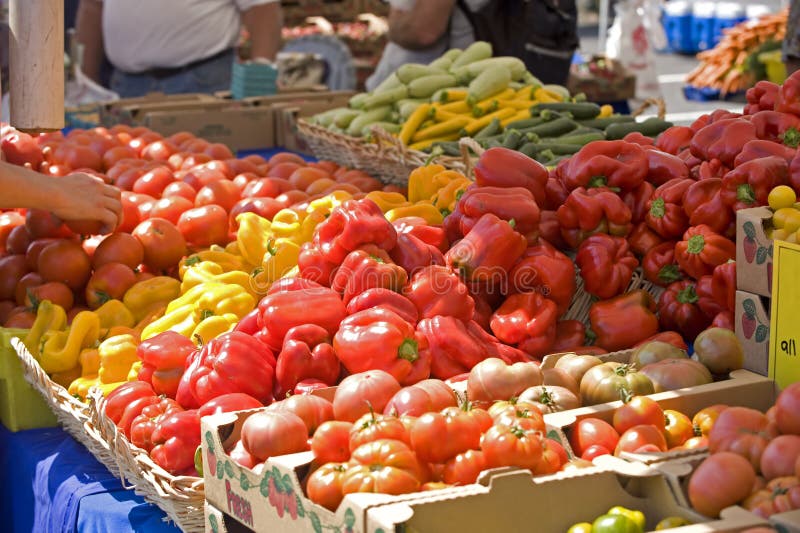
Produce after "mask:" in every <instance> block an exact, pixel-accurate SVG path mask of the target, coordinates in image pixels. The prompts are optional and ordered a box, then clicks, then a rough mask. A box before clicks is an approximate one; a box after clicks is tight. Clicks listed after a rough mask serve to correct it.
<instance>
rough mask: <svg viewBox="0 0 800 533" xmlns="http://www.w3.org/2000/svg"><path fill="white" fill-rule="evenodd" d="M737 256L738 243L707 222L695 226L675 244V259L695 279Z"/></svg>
mask: <svg viewBox="0 0 800 533" xmlns="http://www.w3.org/2000/svg"><path fill="white" fill-rule="evenodd" d="M735 258H736V244H735V243H734V242H733V241H731V240H730V239H728V238H727V237H723V236H722V235H720V234H719V233H716V232H715V231H714V230H712V229H711V228H710V227H708V226H706V225H705V224H701V225H699V226H693V227H691V228H689V229H688V230H686V233H684V234H683V240H682V241H679V242H678V244H676V245H675V259H676V260H677V261H678V265H680V267H681V270H683V271H684V272H686V273H687V274H689V275H690V276H691V277H693V278H694V279H700V278H701V277H703V276H705V275H707V274H711V273H712V272H713V271H714V267H716V266H717V265H721V264H722V263H726V262H728V260H730V259H735Z"/></svg>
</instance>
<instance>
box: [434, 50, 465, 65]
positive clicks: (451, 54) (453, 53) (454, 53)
mask: <svg viewBox="0 0 800 533" xmlns="http://www.w3.org/2000/svg"><path fill="white" fill-rule="evenodd" d="M463 53H464V51H463V50H462V49H461V48H451V49H450V50H448V51H447V52H445V53H444V54H442V57H440V58H439V59H449V60H450V62H451V63H453V62H455V60H456V59H458V58H459V56H460V55H461V54H463Z"/></svg>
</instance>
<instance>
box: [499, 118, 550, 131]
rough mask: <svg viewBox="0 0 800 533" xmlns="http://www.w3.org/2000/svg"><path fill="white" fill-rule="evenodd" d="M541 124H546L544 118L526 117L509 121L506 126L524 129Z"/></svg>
mask: <svg viewBox="0 0 800 533" xmlns="http://www.w3.org/2000/svg"><path fill="white" fill-rule="evenodd" d="M539 124H544V119H542V118H524V119H522V120H515V121H514V122H509V123H508V124H506V128H513V129H517V130H523V129H527V128H533V127H534V126H538V125H539Z"/></svg>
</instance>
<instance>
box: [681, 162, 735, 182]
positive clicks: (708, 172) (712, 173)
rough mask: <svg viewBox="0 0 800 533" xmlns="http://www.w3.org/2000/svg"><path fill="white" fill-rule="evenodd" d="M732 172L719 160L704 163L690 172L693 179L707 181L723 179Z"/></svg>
mask: <svg viewBox="0 0 800 533" xmlns="http://www.w3.org/2000/svg"><path fill="white" fill-rule="evenodd" d="M729 171H730V168H729V167H727V166H725V165H723V164H722V161H720V160H719V159H712V160H711V161H703V162H701V163H700V164H699V165H697V166H696V167H694V168H692V169H691V171H690V177H691V178H692V179H698V180H707V179H709V178H722V177H723V176H725V174H727V173H728V172H729Z"/></svg>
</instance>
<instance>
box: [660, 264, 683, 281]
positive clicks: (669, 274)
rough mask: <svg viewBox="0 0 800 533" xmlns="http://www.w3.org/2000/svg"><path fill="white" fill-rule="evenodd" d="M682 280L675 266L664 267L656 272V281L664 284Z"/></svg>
mask: <svg viewBox="0 0 800 533" xmlns="http://www.w3.org/2000/svg"><path fill="white" fill-rule="evenodd" d="M682 278H683V276H682V275H681V271H680V269H678V265H675V264H671V265H664V266H663V267H661V270H659V271H658V279H659V280H660V281H662V282H664V283H672V282H673V281H678V280H680V279H682Z"/></svg>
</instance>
